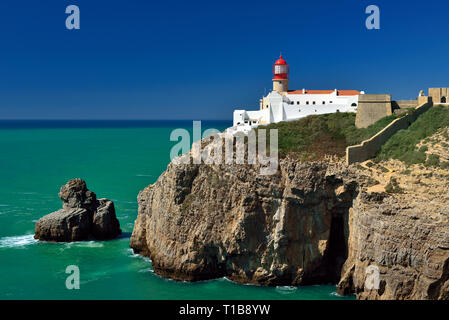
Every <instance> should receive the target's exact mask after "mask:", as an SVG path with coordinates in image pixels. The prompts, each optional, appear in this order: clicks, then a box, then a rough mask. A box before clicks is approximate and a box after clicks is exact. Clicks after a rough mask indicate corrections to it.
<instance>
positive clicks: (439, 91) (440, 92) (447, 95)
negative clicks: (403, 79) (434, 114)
mask: <svg viewBox="0 0 449 320" xmlns="http://www.w3.org/2000/svg"><path fill="white" fill-rule="evenodd" d="M429 96H430V97H432V100H433V102H434V103H448V102H449V101H448V100H449V88H429ZM443 98H444V99H445V101H444V99H443Z"/></svg>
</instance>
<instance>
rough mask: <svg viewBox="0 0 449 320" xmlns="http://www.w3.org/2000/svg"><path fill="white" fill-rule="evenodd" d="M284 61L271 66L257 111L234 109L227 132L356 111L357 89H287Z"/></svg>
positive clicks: (286, 67) (280, 59)
mask: <svg viewBox="0 0 449 320" xmlns="http://www.w3.org/2000/svg"><path fill="white" fill-rule="evenodd" d="M288 69H289V68H288V64H287V63H286V62H285V60H284V59H282V56H281V57H280V58H279V59H278V60H277V61H276V62H275V64H274V66H273V74H274V78H273V91H271V92H270V93H269V94H268V95H267V96H266V97H263V98H262V99H260V109H259V110H257V111H246V110H235V111H234V117H233V126H232V127H231V128H229V129H228V132H230V133H233V132H238V131H241V132H244V133H248V132H249V131H250V130H251V129H252V128H255V127H257V126H258V125H266V124H270V123H277V122H280V121H291V120H298V119H300V118H304V117H307V116H309V115H312V114H326V113H335V112H356V111H357V106H358V101H359V95H360V94H364V92H363V91H361V92H359V91H357V90H337V89H334V90H306V89H302V90H288V72H289V70H288Z"/></svg>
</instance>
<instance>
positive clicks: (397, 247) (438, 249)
mask: <svg viewBox="0 0 449 320" xmlns="http://www.w3.org/2000/svg"><path fill="white" fill-rule="evenodd" d="M368 163H369V162H368ZM361 171H362V172H364V173H362V172H359V175H362V174H369V175H370V176H371V179H375V180H376V182H378V184H377V185H373V186H371V187H368V188H366V189H363V188H362V190H361V192H360V195H359V197H357V198H356V200H355V201H354V204H353V207H352V208H351V210H350V214H349V230H350V233H349V238H348V249H349V250H348V252H349V257H348V259H347V261H346V263H345V265H344V268H343V271H342V278H341V280H340V283H339V285H338V292H339V293H341V294H348V293H351V292H354V293H356V295H357V298H358V299H382V300H391V299H395V300H396V299H401V300H402V299H407V300H409V299H432V300H434V299H449V195H448V194H447V190H448V187H449V180H448V177H449V174H448V173H449V172H448V171H447V170H444V169H443V170H442V169H438V168H425V167H423V166H419V165H414V166H412V167H411V168H409V169H406V168H405V166H404V165H403V164H402V163H401V162H399V161H392V160H390V161H388V162H382V163H381V164H379V165H374V166H372V167H371V168H367V167H366V166H365V169H364V170H361ZM391 181H396V184H397V187H396V188H388V185H389V184H390V183H391ZM386 191H389V192H386ZM369 266H375V267H376V268H378V271H379V277H378V286H377V288H376V287H373V286H372V284H371V285H368V286H367V285H366V281H367V278H368V276H369V274H370V273H369V272H368V271H367V270H368V267H369Z"/></svg>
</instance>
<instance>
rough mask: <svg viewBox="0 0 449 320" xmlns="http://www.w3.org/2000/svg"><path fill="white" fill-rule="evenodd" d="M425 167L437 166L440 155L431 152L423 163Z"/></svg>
mask: <svg viewBox="0 0 449 320" xmlns="http://www.w3.org/2000/svg"><path fill="white" fill-rule="evenodd" d="M424 165H425V166H426V167H439V166H440V157H439V156H438V155H436V154H431V155H429V156H428V157H427V161H426V163H425V164H424Z"/></svg>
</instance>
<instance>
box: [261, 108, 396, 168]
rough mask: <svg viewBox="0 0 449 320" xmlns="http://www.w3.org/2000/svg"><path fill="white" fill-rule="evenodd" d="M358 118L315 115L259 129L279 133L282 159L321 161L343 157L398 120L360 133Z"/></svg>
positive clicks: (389, 119)
mask: <svg viewBox="0 0 449 320" xmlns="http://www.w3.org/2000/svg"><path fill="white" fill-rule="evenodd" d="M355 116H356V115H355V113H343V112H337V113H332V114H323V115H312V116H308V117H306V118H302V119H300V120H296V121H288V122H280V123H275V124H270V125H267V126H261V127H260V129H278V135H279V136H278V137H279V139H278V141H279V146H278V147H279V154H280V156H286V155H287V154H292V153H293V154H296V155H299V156H300V158H301V159H303V160H318V159H322V158H323V157H324V156H325V155H336V156H344V155H345V152H346V147H347V146H350V145H354V144H358V143H360V142H362V141H363V140H365V139H368V138H370V137H372V136H373V135H374V134H376V133H377V132H379V131H380V130H381V129H383V128H384V127H385V126H387V125H388V124H389V123H390V122H392V121H393V120H394V119H396V118H397V116H395V115H392V116H388V117H385V118H382V119H380V120H379V121H377V122H376V123H374V124H373V125H371V126H369V127H368V128H362V129H358V128H356V127H355Z"/></svg>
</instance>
